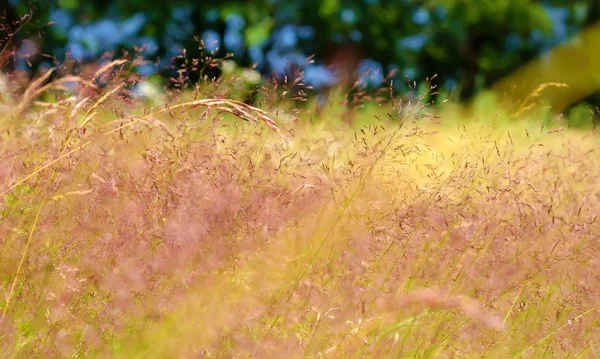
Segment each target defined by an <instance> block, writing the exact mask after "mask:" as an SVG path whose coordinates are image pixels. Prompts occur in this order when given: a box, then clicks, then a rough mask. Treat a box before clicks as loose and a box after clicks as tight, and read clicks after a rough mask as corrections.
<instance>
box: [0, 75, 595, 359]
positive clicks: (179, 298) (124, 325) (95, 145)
mask: <svg viewBox="0 0 600 359" xmlns="http://www.w3.org/2000/svg"><path fill="white" fill-rule="evenodd" d="M121 65H122V63H121V64H120V63H115V64H114V66H121ZM109 68H114V67H113V66H110V67H105V68H104V69H100V70H99V71H109ZM48 76H49V75H48ZM48 76H46V78H47V77H48ZM82 81H83V80H82ZM43 82H44V81H38V82H36V83H35V84H32V86H33V87H30V90H28V91H25V92H24V94H23V95H22V97H21V101H24V102H26V103H28V104H29V105H27V106H25V105H22V103H21V102H19V101H15V103H16V105H14V106H15V108H14V109H13V110H14V112H7V113H9V114H10V115H7V117H6V118H3V121H2V122H1V123H2V127H3V128H2V129H3V130H5V131H4V132H3V136H4V137H3V142H4V143H3V146H2V148H3V150H2V156H1V157H0V183H1V186H2V187H0V193H1V197H2V200H3V204H2V206H1V207H0V215H1V216H2V221H1V223H0V236H1V237H0V238H2V242H1V244H0V245H1V246H2V252H1V259H2V260H1V261H0V283H2V291H3V293H4V294H3V298H4V299H3V300H2V301H1V302H0V305H1V306H2V313H3V315H2V317H0V343H3V344H2V346H0V348H2V350H4V351H5V352H6V353H8V356H9V357H17V358H19V357H127V358H136V357H139V358H151V357H186V358H187V357H281V356H282V355H283V353H284V354H285V355H286V356H289V357H332V358H339V357H415V358H417V357H418V358H428V357H441V358H443V357H469V358H475V357H476V358H480V357H486V358H506V357H530V358H544V357H547V358H554V357H565V356H569V355H570V356H573V357H577V356H580V357H585V356H589V355H595V353H597V352H598V350H599V347H598V338H599V337H600V333H599V332H598V327H597V323H598V318H600V315H599V314H600V313H599V312H598V308H597V305H596V303H598V300H599V299H600V298H598V294H597V291H595V290H594V288H597V287H598V285H600V283H599V282H598V278H600V272H599V267H598V261H597V258H598V257H599V255H600V247H599V245H598V241H597V238H600V235H599V234H600V224H598V222H597V220H596V218H597V217H598V215H600V204H599V202H598V201H597V198H598V197H599V196H600V185H598V183H600V182H599V180H600V171H599V170H598V168H600V167H599V166H598V164H599V163H598V162H599V161H598V159H597V153H596V152H597V151H598V149H597V147H598V141H597V139H596V138H595V137H594V136H593V135H586V136H587V137H585V136H584V135H583V134H581V133H577V132H575V131H571V130H564V131H556V130H555V129H552V128H542V126H541V125H540V124H539V123H536V122H531V121H530V122H526V121H524V120H521V121H510V116H509V115H508V114H502V115H499V116H498V117H497V118H480V119H479V120H473V121H464V119H457V118H452V116H453V115H452V113H450V112H444V111H439V112H437V114H439V115H440V116H441V124H437V123H436V122H434V121H430V119H431V118H432V114H431V113H429V112H427V113H424V114H423V111H428V110H426V109H425V110H424V109H423V108H422V107H421V105H418V106H417V105H415V103H414V102H411V106H410V108H409V109H407V108H406V107H403V108H398V106H390V107H380V108H379V109H378V110H380V111H381V112H384V111H385V112H389V115H390V116H389V117H388V118H387V119H385V118H383V117H381V116H379V115H378V117H375V118H373V119H370V120H368V121H366V120H363V123H366V125H365V126H362V125H361V126H359V127H351V126H346V127H342V126H340V125H339V123H340V121H337V120H338V119H333V121H330V122H328V121H327V120H328V116H329V114H328V113H327V112H320V113H319V116H321V119H320V121H319V122H317V123H314V124H311V123H310V122H309V121H308V120H307V119H308V118H311V117H313V116H315V114H316V110H314V108H313V107H311V105H310V104H308V105H306V106H305V107H303V108H302V110H301V111H299V112H297V113H296V115H295V116H296V117H298V118H297V119H295V120H290V121H278V122H279V123H278V124H277V123H276V122H275V120H274V117H272V116H270V115H269V113H277V116H279V117H278V119H282V118H293V117H294V116H293V115H292V114H290V113H282V112H283V111H282V110H281V109H280V108H278V106H279V103H268V102H267V103H264V104H263V106H264V108H265V109H259V108H257V107H253V106H250V105H246V104H244V103H243V102H239V101H233V100H226V99H214V98H210V97H209V96H205V95H207V94H205V93H197V94H196V93H194V97H195V98H196V96H197V98H199V99H195V100H188V99H185V100H183V99H182V98H181V97H175V98H173V99H171V100H170V102H169V105H167V106H166V107H164V108H160V109H151V110H150V109H145V108H142V109H139V108H135V107H134V108H128V106H130V104H124V103H121V102H119V100H118V96H119V93H120V92H121V91H122V90H124V89H125V87H124V85H122V82H117V83H113V84H111V86H110V87H109V88H108V89H106V90H104V92H103V93H102V94H100V95H98V96H97V97H94V98H90V99H88V100H87V101H84V100H80V99H78V100H75V101H73V100H68V99H60V98H58V100H57V101H56V102H54V103H45V104H44V102H43V101H42V100H40V99H39V98H38V97H39V96H40V95H41V94H43V93H44V91H59V90H60V89H59V88H58V87H53V86H52V85H51V84H50V83H48V84H42V83H43ZM42 88H45V90H44V91H42V92H40V89H42ZM540 91H541V90H540ZM34 95H35V96H34ZM534 97H535V96H534ZM266 98H269V97H268V96H266ZM272 98H276V97H275V96H273V97H272ZM532 101H533V99H532ZM417 102H418V101H417ZM3 105H5V106H10V104H8V103H5V104H3ZM198 106H199V107H203V109H202V111H203V112H200V111H196V109H195V108H196V107H198ZM333 106H335V105H333ZM335 110H337V111H340V110H343V109H339V108H338V109H335ZM498 111H500V112H501V111H502V109H498ZM222 112H224V113H227V114H230V115H234V116H236V117H238V118H241V119H243V120H245V121H242V122H239V123H234V124H231V123H229V122H228V121H227V119H225V118H223V117H222V116H221V115H220V113H222ZM17 113H19V114H20V115H19V116H16V115H15V114H17ZM353 113H355V114H358V115H360V112H355V111H354V112H353ZM527 113H528V115H529V116H530V117H531V116H533V113H534V112H532V111H528V112H527ZM11 116H12V120H11V121H8V120H7V119H8V117H11ZM19 118H20V119H21V120H15V119H19ZM438 122H440V121H438ZM257 124H265V125H266V127H265V126H261V125H257ZM6 130H10V135H6Z"/></svg>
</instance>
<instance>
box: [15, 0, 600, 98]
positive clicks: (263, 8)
mask: <svg viewBox="0 0 600 359" xmlns="http://www.w3.org/2000/svg"><path fill="white" fill-rule="evenodd" d="M13 2H14V1H13ZM33 5H34V6H35V8H36V9H37V10H36V12H35V15H34V17H35V18H36V19H38V20H39V21H40V23H44V22H45V21H54V22H55V24H53V25H52V26H50V27H47V28H43V30H44V31H45V34H44V36H43V39H44V40H43V46H42V47H41V50H42V52H45V53H50V54H53V55H56V56H58V57H59V58H60V56H61V55H62V54H64V53H65V52H66V51H70V52H71V55H73V56H74V57H76V58H84V59H86V58H87V59H97V58H98V57H99V56H100V55H101V54H102V53H103V52H105V51H111V50H119V49H122V48H123V47H125V48H129V49H132V48H133V47H134V46H141V45H144V44H145V45H147V48H146V50H145V51H144V53H145V54H146V56H147V57H148V58H149V59H156V58H157V57H160V58H161V59H162V62H160V63H159V66H161V67H162V66H165V65H167V64H168V63H169V61H170V59H171V58H172V57H174V56H176V55H178V54H180V53H181V49H183V48H185V49H186V51H187V55H188V56H190V57H193V56H195V55H199V54H200V52H199V50H198V42H197V41H196V40H194V35H199V36H200V37H201V38H202V39H203V40H204V41H205V46H206V48H208V49H209V50H214V49H215V47H216V46H217V45H219V50H218V54H219V55H224V54H225V53H227V52H233V53H234V54H235V57H234V59H235V60H237V61H238V62H240V63H241V64H242V65H249V64H253V63H257V64H258V69H259V70H261V71H262V72H263V73H265V74H271V73H272V71H276V72H277V73H279V74H282V73H285V72H286V71H287V69H289V66H290V65H295V66H297V67H302V68H304V69H305V70H306V80H307V82H308V83H309V84H311V85H313V86H315V87H321V86H327V85H329V84H331V83H333V82H334V78H333V75H332V74H331V73H329V72H328V70H327V68H326V67H325V66H324V65H325V62H324V61H325V60H326V59H328V58H330V57H331V56H332V55H333V54H334V53H335V52H336V51H342V52H343V51H348V52H351V51H350V50H349V49H352V51H356V52H357V53H358V54H359V57H360V58H361V59H363V61H362V62H361V63H359V64H358V70H359V71H360V72H363V71H365V70H367V69H371V71H372V74H371V75H370V77H369V82H370V83H371V84H373V85H378V84H380V83H381V80H382V78H383V77H384V75H385V74H386V73H388V72H389V71H391V70H393V69H397V70H398V71H397V74H396V78H397V81H396V83H397V84H398V85H400V86H402V84H403V83H404V81H400V80H403V79H404V78H405V76H409V77H410V78H411V79H420V78H424V77H425V76H431V75H433V74H435V73H438V74H439V78H438V79H439V81H438V83H440V84H441V85H442V86H446V87H447V88H450V89H452V88H455V89H456V93H458V94H459V95H460V97H461V98H463V99H464V98H467V97H470V96H471V95H472V94H473V93H474V92H475V91H476V90H478V89H481V88H484V87H487V86H488V85H490V84H491V83H493V82H495V81H497V80H498V79H500V78H502V77H503V76H505V75H506V74H507V73H509V72H511V71H512V70H514V69H516V68H518V67H519V66H520V65H522V64H524V63H525V62H527V61H529V60H531V59H534V58H535V57H537V56H539V55H540V54H542V53H544V52H545V51H547V50H549V49H550V48H552V47H553V46H555V45H557V44H559V43H561V42H564V41H566V40H567V39H568V38H569V37H571V36H572V35H574V34H576V33H578V32H579V31H581V30H582V29H583V28H584V27H585V26H587V25H589V24H591V23H593V22H595V21H596V20H597V19H598V18H600V5H598V4H597V2H596V1H594V0H552V1H550V0H548V1H536V0H478V1H469V0H443V1H442V0H425V1H381V0H358V1H356V0H355V1H347V0H286V1H281V0H252V1H232V0H222V1H219V2H211V1H191V0H175V1H169V2H160V1H158V2H156V1H141V0H126V1H125V0H103V1H98V0H92V1H90V0H85V1H84V0H58V1H56V2H41V3H40V2H36V3H34V4H33ZM31 6H32V3H27V2H26V1H23V0H21V1H17V5H16V10H17V12H18V13H21V14H23V13H25V12H27V11H29V9H30V8H31ZM30 30H31V29H30ZM36 30H39V29H38V28H36ZM29 32H30V36H32V37H36V38H37V32H36V31H29ZM215 41H217V43H216V44H215ZM311 54H316V58H315V59H316V61H315V63H313V64H306V63H305V59H306V58H307V57H308V56H310V55H311ZM155 70H157V69H156V67H155V66H154V65H152V66H148V67H146V68H145V69H144V71H147V72H152V71H155Z"/></svg>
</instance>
